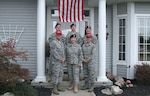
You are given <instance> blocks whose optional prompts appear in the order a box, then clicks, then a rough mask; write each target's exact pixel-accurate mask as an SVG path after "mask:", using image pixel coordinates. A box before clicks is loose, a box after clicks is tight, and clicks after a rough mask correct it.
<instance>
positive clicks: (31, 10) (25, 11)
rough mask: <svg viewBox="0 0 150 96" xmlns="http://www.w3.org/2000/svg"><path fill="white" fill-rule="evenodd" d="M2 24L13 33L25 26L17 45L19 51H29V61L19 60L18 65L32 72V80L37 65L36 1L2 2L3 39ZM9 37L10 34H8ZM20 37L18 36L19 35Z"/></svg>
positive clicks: (0, 25)
mask: <svg viewBox="0 0 150 96" xmlns="http://www.w3.org/2000/svg"><path fill="white" fill-rule="evenodd" d="M2 24H3V25H4V26H5V30H7V32H8V26H9V24H10V29H11V33H14V32H15V28H16V25H18V26H19V27H18V29H19V30H20V31H21V29H22V28H23V26H24V28H25V29H24V32H23V33H22V35H21V38H20V40H19V42H18V44H17V49H23V50H27V54H28V55H29V56H28V60H27V61H22V60H20V59H18V62H17V63H18V64H20V65H21V66H22V67H23V68H27V69H29V71H30V78H31V79H32V78H34V77H35V76H36V64H37V3H36V0H0V36H1V37H3V31H2ZM7 35H8V34H7ZM17 35H18V34H17Z"/></svg>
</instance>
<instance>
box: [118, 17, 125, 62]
mask: <svg viewBox="0 0 150 96" xmlns="http://www.w3.org/2000/svg"><path fill="white" fill-rule="evenodd" d="M125 32H126V20H125V19H119V60H125V58H126V57H125V56H126V54H125V50H126V46H125V44H126V40H125Z"/></svg>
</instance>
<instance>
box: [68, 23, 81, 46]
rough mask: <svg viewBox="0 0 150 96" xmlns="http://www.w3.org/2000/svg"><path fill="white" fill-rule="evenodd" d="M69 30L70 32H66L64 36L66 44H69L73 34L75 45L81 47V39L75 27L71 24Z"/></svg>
mask: <svg viewBox="0 0 150 96" xmlns="http://www.w3.org/2000/svg"><path fill="white" fill-rule="evenodd" d="M70 28H71V32H68V33H67V35H66V44H68V43H69V44H70V43H71V41H70V36H71V35H73V34H75V35H76V43H77V44H79V45H81V44H82V37H81V35H80V34H79V33H78V32H76V25H75V24H71V25H70Z"/></svg>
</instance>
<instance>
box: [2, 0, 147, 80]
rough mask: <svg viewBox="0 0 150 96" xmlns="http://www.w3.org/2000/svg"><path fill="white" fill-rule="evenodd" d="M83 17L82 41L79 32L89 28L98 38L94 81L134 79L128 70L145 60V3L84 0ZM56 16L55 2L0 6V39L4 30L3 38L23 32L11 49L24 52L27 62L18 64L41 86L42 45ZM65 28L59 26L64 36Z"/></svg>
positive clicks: (10, 1)
mask: <svg viewBox="0 0 150 96" xmlns="http://www.w3.org/2000/svg"><path fill="white" fill-rule="evenodd" d="M84 12H85V20H84V21H81V22H76V25H77V31H78V32H79V33H80V34H81V35H82V36H83V35H84V26H86V25H90V26H91V27H92V32H93V34H98V40H99V43H98V44H97V56H96V59H97V63H96V70H97V81H100V82H105V81H107V80H108V79H107V78H106V76H105V75H106V71H107V72H112V73H113V74H115V75H120V76H122V77H125V78H128V79H133V78H135V77H134V71H135V68H134V66H135V65H136V64H138V63H140V62H149V60H150V42H149V41H150V0H84ZM57 16H58V8H57V0H0V38H1V39H2V38H4V30H5V32H6V33H7V34H5V35H6V36H7V35H8V33H9V32H11V34H14V33H15V32H16V31H15V30H16V29H18V30H21V29H22V28H24V30H23V32H22V34H21V38H20V39H19V41H18V43H17V49H21V48H23V49H24V50H27V51H28V54H29V57H28V60H27V61H21V60H18V63H19V64H21V66H22V67H24V68H27V69H29V71H30V78H31V79H34V81H35V82H39V81H44V82H45V81H46V76H45V61H46V57H45V43H46V42H47V40H48V37H49V35H50V34H51V33H53V32H54V31H55V30H54V25H55V24H56V22H58V17H57ZM70 24H71V23H63V24H62V29H63V33H64V34H66V33H67V31H68V30H69V29H70V28H69V26H70ZM106 25H107V28H106ZM16 26H17V27H16ZM9 30H10V31H9ZM106 32H108V33H109V36H108V39H107V40H106ZM16 33H17V32H16Z"/></svg>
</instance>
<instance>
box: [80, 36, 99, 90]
mask: <svg viewBox="0 0 150 96" xmlns="http://www.w3.org/2000/svg"><path fill="white" fill-rule="evenodd" d="M92 38H93V37H92V34H87V35H86V42H85V43H84V44H83V46H82V52H83V58H84V59H83V71H84V80H85V86H84V87H83V88H82V89H83V90H85V89H88V91H89V92H92V91H93V88H94V81H95V51H96V49H95V44H93V43H92Z"/></svg>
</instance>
